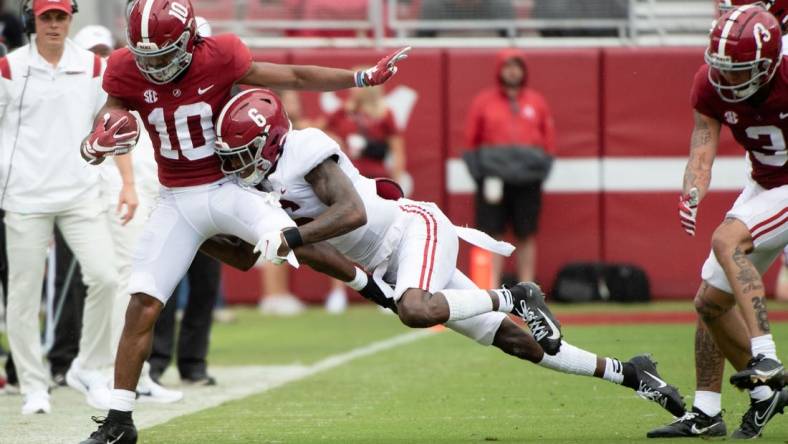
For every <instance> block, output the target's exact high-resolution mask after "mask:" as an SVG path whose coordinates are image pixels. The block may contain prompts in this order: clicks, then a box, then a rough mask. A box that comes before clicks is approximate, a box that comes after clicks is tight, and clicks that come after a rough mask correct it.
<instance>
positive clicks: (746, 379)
mask: <svg viewBox="0 0 788 444" xmlns="http://www.w3.org/2000/svg"><path fill="white" fill-rule="evenodd" d="M783 370H784V369H783V365H782V364H781V363H780V362H779V361H775V360H774V359H771V358H767V357H765V356H764V355H758V356H756V357H754V358H752V359H750V362H749V363H747V368H745V369H744V370H742V371H740V372H736V373H734V374H733V375H731V384H733V385H735V386H736V387H738V388H739V389H740V390H744V389H748V390H752V389H753V388H755V387H757V386H759V385H768V386H769V387H771V388H773V389H774V390H780V389H782V388H783V386H784V385H785V381H784V380H783Z"/></svg>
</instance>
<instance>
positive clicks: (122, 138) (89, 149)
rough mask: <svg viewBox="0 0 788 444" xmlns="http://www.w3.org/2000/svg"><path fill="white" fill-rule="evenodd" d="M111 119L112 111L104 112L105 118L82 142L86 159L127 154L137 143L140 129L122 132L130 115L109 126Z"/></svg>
mask: <svg viewBox="0 0 788 444" xmlns="http://www.w3.org/2000/svg"><path fill="white" fill-rule="evenodd" d="M109 119H110V113H106V114H104V117H103V120H102V121H101V122H100V123H99V124H98V125H96V128H95V129H94V130H93V132H92V133H90V135H89V136H88V137H87V139H85V141H84V142H82V154H83V157H85V158H86V159H88V160H91V161H92V160H97V159H100V158H103V157H104V156H120V155H123V154H127V153H128V152H129V151H131V149H132V148H134V145H136V144H137V139H138V136H139V132H138V131H126V132H121V131H123V128H124V127H125V126H126V123H128V117H122V118H120V119H118V120H117V121H116V122H115V123H113V124H112V125H109V127H107V123H108V122H109Z"/></svg>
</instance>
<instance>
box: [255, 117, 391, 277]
mask: <svg viewBox="0 0 788 444" xmlns="http://www.w3.org/2000/svg"><path fill="white" fill-rule="evenodd" d="M331 158H334V159H335V160H336V161H337V163H338V164H339V167H340V168H341V169H342V171H344V173H345V174H346V175H347V176H348V178H350V181H351V182H352V183H353V185H354V186H355V188H356V191H357V192H358V194H359V195H360V196H361V200H362V201H363V203H364V207H365V209H366V213H367V223H366V224H365V225H364V226H362V227H359V228H357V229H355V230H353V231H351V232H349V233H347V234H344V235H342V236H339V237H336V238H333V239H331V240H329V243H330V244H331V245H333V246H334V248H336V249H337V250H339V252H340V253H342V254H344V255H345V256H347V257H348V258H349V259H350V260H352V261H354V262H356V263H357V264H359V265H361V266H363V267H365V268H367V269H372V268H375V267H376V266H377V265H379V264H380V263H381V262H382V261H383V260H384V259H385V258H386V257H387V256H388V254H389V253H390V248H388V246H384V245H383V242H384V237H385V234H386V233H387V232H388V230H389V229H390V228H391V227H392V226H393V224H394V223H395V221H396V220H397V219H398V217H400V212H399V211H397V206H396V202H394V201H390V200H385V199H383V198H381V197H379V196H378V195H377V188H376V185H375V181H374V180H372V179H368V178H366V177H364V176H362V175H361V174H359V172H358V169H356V167H355V166H353V163H352V162H351V161H350V159H348V157H347V156H346V155H345V154H344V153H343V152H342V150H341V149H340V148H339V145H337V143H336V142H335V141H334V140H333V139H332V138H330V137H329V136H328V135H327V134H326V133H324V132H323V131H320V130H319V129H316V128H306V129H303V130H293V131H291V132H290V133H289V134H288V135H287V139H285V146H284V149H283V151H282V155H281V157H280V158H279V162H278V163H277V165H276V169H275V170H274V172H273V173H272V174H271V175H270V176H268V179H267V181H268V183H266V184H265V187H266V188H270V190H271V191H272V192H274V193H278V194H279V195H280V202H281V204H282V208H284V209H285V211H287V214H288V215H289V216H290V217H291V218H293V220H295V221H296V222H299V223H301V222H308V221H310V220H313V219H315V218H317V217H318V216H320V215H321V214H322V213H323V212H324V211H326V209H327V208H328V207H327V206H326V205H325V204H323V202H321V201H320V199H319V198H318V197H317V195H316V194H315V192H314V190H313V189H312V186H311V185H310V184H309V182H307V181H306V179H305V177H306V176H307V175H308V174H309V172H311V171H312V170H313V169H314V168H315V167H317V166H318V165H320V164H321V163H322V162H323V161H325V160H326V159H331Z"/></svg>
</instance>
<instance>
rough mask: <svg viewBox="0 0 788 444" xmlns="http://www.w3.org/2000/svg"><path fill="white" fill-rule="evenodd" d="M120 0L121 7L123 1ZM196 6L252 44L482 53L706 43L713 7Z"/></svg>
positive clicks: (289, 0)
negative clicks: (513, 48)
mask: <svg viewBox="0 0 788 444" xmlns="http://www.w3.org/2000/svg"><path fill="white" fill-rule="evenodd" d="M115 2H116V3H118V4H122V3H125V0H115ZM108 3H109V2H108ZM192 3H193V5H194V8H195V10H196V12H197V14H198V15H202V16H204V17H205V18H207V19H208V20H209V21H210V23H211V24H212V26H213V28H214V31H215V32H235V33H237V34H239V35H241V36H242V37H243V38H244V39H245V40H246V41H247V43H249V44H250V45H251V46H260V47H384V46H396V45H403V44H407V45H412V46H438V47H454V46H458V47H461V46H478V47H485V46H507V45H510V46H523V45H526V46H610V45H676V44H682V45H686V44H705V42H706V39H707V35H708V30H709V28H710V25H711V22H712V19H713V18H714V15H715V7H714V5H715V3H716V2H715V0H192ZM115 9H116V10H118V9H121V8H115ZM116 20H117V19H116ZM116 23H117V21H115V22H114V23H113V25H115V24H116Z"/></svg>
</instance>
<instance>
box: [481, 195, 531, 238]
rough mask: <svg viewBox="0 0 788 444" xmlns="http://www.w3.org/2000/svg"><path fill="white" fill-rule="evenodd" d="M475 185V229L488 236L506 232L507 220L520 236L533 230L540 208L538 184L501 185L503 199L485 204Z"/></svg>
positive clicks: (522, 236)
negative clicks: (495, 202)
mask: <svg viewBox="0 0 788 444" xmlns="http://www.w3.org/2000/svg"><path fill="white" fill-rule="evenodd" d="M477 185H479V186H478V187H477V190H478V191H477V192H476V226H477V228H479V229H480V230H482V231H484V232H485V233H487V234H490V235H500V234H503V233H504V231H506V225H507V223H511V224H512V228H513V230H514V235H515V236H517V237H518V238H520V239H522V238H525V237H528V236H529V235H531V234H533V233H536V230H537V228H538V225H539V212H540V210H541V209H542V184H541V183H535V184H528V185H509V184H504V187H503V198H502V199H501V202H499V203H497V204H489V203H487V202H486V201H485V199H484V194H483V191H482V186H481V184H477Z"/></svg>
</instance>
